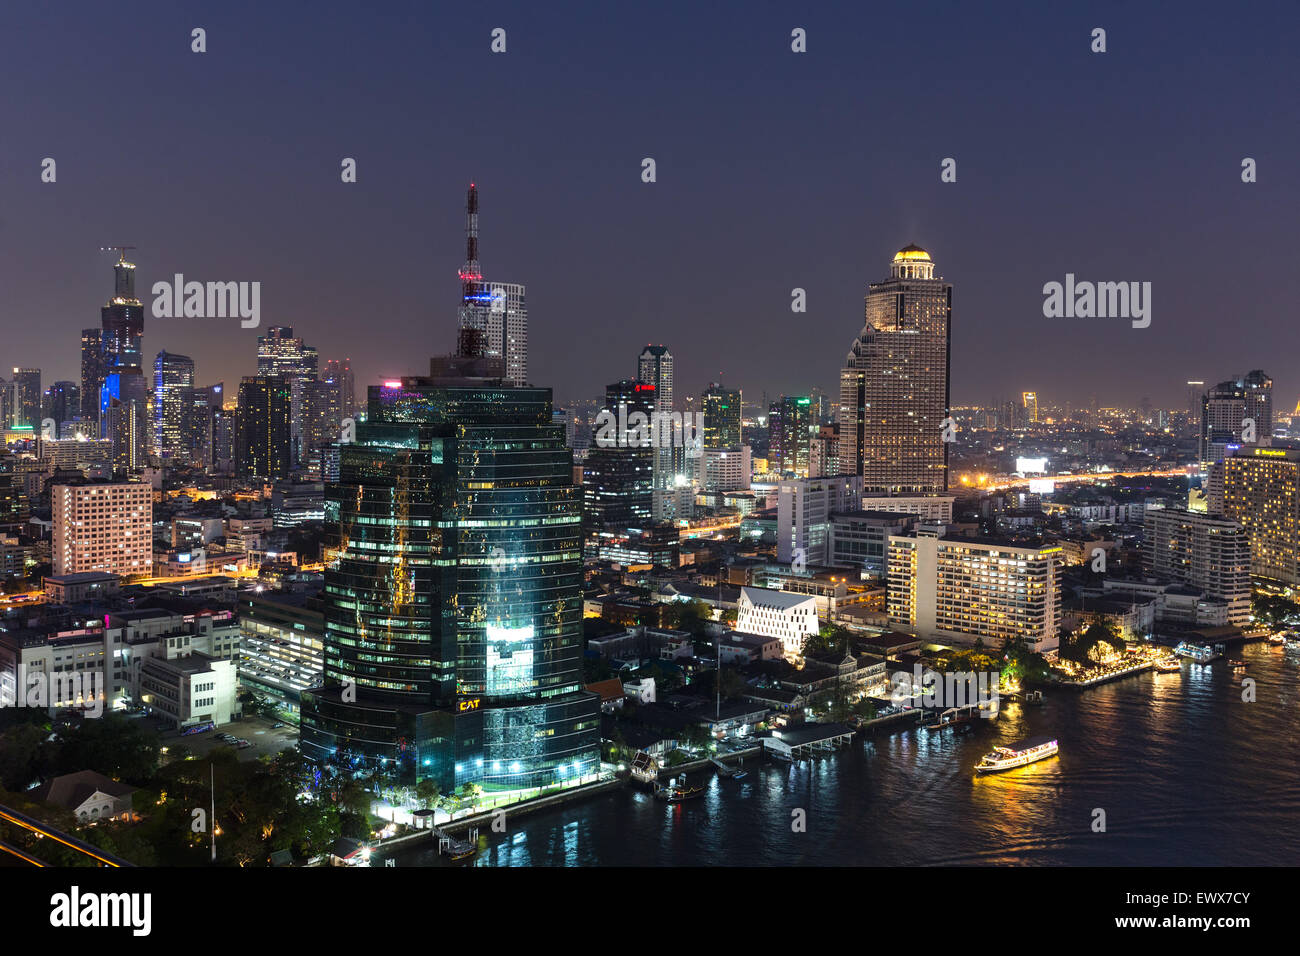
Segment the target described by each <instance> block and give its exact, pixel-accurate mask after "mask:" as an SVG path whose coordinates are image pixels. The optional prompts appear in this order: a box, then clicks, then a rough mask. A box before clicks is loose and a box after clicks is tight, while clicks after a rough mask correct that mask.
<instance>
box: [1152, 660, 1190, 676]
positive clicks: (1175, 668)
mask: <svg viewBox="0 0 1300 956" xmlns="http://www.w3.org/2000/svg"><path fill="white" fill-rule="evenodd" d="M1152 666H1153V667H1154V668H1155V669H1156V670H1157V671H1158V672H1159V673H1161V674H1176V673H1178V672H1179V671H1181V670H1182V669H1183V662H1182V661H1180V660H1179V659H1178V658H1176V657H1164V658H1161V659H1160V660H1158V661H1156V662H1155V664H1153V665H1152Z"/></svg>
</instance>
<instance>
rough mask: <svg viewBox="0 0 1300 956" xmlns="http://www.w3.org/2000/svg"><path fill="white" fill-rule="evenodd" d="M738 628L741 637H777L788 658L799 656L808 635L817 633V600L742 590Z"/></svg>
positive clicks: (809, 596) (800, 595)
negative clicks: (755, 635)
mask: <svg viewBox="0 0 1300 956" xmlns="http://www.w3.org/2000/svg"><path fill="white" fill-rule="evenodd" d="M735 629H736V630H737V631H739V632H740V633H742V634H757V635H759V636H760V637H775V638H778V639H779V640H780V641H781V646H782V648H783V649H784V651H785V656H786V657H797V656H799V654H800V653H801V652H802V651H803V645H804V641H805V640H806V639H807V637H808V635H809V634H816V633H817V629H818V622H817V599H816V598H815V597H813V596H812V595H808V594H791V593H790V592H788V591H771V590H767V589H764V588H741V589H740V600H739V601H737V602H736V628H735Z"/></svg>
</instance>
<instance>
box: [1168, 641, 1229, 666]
mask: <svg viewBox="0 0 1300 956" xmlns="http://www.w3.org/2000/svg"><path fill="white" fill-rule="evenodd" d="M1174 653H1175V654H1177V655H1178V656H1179V657H1186V658H1188V659H1190V660H1191V661H1192V662H1193V663H1196V664H1208V663H1210V661H1215V660H1218V659H1219V658H1220V657H1222V656H1223V655H1222V654H1220V653H1219V652H1218V651H1217V650H1215V649H1214V648H1213V647H1210V646H1209V645H1208V644H1189V643H1188V642H1187V641H1183V643H1181V644H1179V645H1178V646H1177V647H1175V648H1174Z"/></svg>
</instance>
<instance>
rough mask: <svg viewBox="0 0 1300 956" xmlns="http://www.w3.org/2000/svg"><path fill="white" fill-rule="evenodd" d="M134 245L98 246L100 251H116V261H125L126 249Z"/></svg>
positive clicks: (132, 247)
mask: <svg viewBox="0 0 1300 956" xmlns="http://www.w3.org/2000/svg"><path fill="white" fill-rule="evenodd" d="M134 248H136V247H135V246H100V247H99V251H100V252H116V253H117V254H118V256H117V261H118V262H126V250H128V249H134Z"/></svg>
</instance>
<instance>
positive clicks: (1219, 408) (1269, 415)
mask: <svg viewBox="0 0 1300 956" xmlns="http://www.w3.org/2000/svg"><path fill="white" fill-rule="evenodd" d="M1272 444H1273V380H1272V379H1271V378H1269V377H1268V376H1267V375H1265V374H1264V373H1263V372H1261V371H1259V370H1258V369H1256V370H1255V371H1253V372H1249V373H1247V374H1246V375H1243V376H1242V377H1241V378H1237V379H1229V380H1228V381H1226V382H1220V383H1219V384H1218V385H1216V386H1214V388H1212V389H1210V390H1209V391H1208V392H1206V393H1205V397H1204V398H1203V399H1202V400H1201V464H1202V465H1206V466H1208V465H1212V464H1214V462H1216V461H1222V460H1223V459H1224V458H1226V457H1227V456H1228V455H1229V454H1231V453H1232V452H1235V451H1236V450H1237V449H1239V448H1244V447H1246V446H1249V445H1259V446H1262V447H1265V448H1267V447H1269V446H1271V445H1272Z"/></svg>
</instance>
